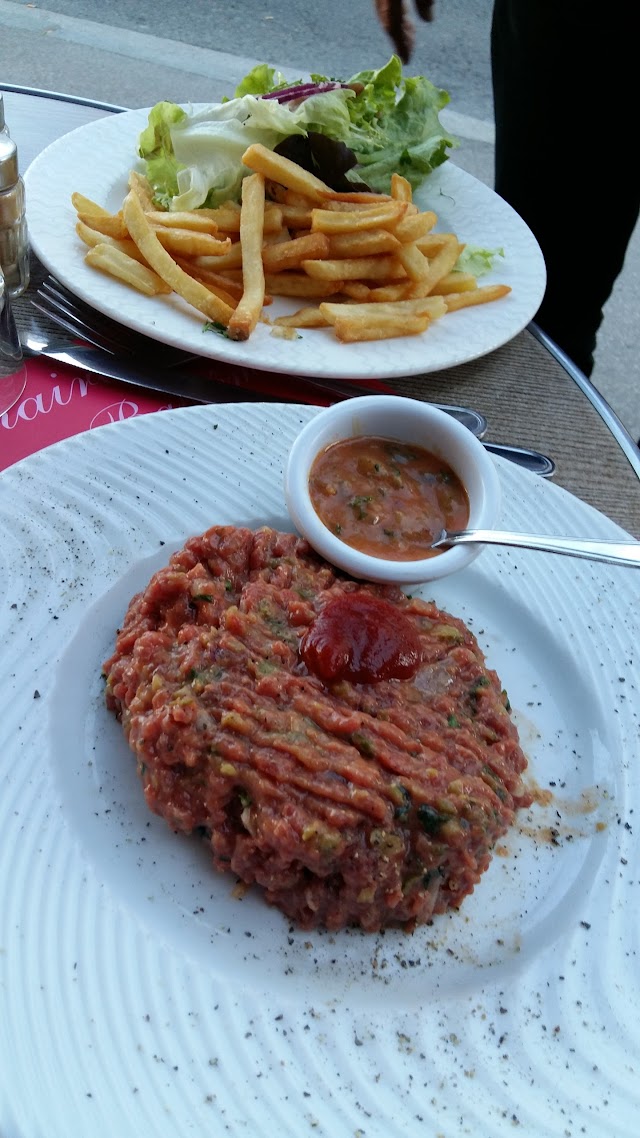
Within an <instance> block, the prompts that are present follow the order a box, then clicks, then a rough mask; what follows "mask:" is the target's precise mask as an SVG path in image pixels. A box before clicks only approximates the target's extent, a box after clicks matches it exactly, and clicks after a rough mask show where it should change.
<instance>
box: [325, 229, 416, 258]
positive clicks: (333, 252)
mask: <svg viewBox="0 0 640 1138" xmlns="http://www.w3.org/2000/svg"><path fill="white" fill-rule="evenodd" d="M328 241H329V252H328V256H329V257H334V258H339V257H347V258H348V257H372V256H375V255H376V254H378V253H397V251H398V249H399V248H400V242H399V241H398V238H397V237H395V236H394V235H393V233H391V232H390V231H389V230H388V229H363V230H362V231H360V230H355V231H353V232H351V233H334V235H333V236H332V237H329V238H328Z"/></svg>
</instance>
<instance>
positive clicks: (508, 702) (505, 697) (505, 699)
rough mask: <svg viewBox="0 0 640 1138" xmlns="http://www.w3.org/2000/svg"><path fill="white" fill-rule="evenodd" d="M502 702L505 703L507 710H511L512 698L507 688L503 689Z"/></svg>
mask: <svg viewBox="0 0 640 1138" xmlns="http://www.w3.org/2000/svg"><path fill="white" fill-rule="evenodd" d="M502 702H503V703H504V707H505V711H511V700H510V699H509V696H508V695H507V692H506V690H505V688H503V689H502Z"/></svg>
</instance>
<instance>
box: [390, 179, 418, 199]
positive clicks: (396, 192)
mask: <svg viewBox="0 0 640 1138" xmlns="http://www.w3.org/2000/svg"><path fill="white" fill-rule="evenodd" d="M391 197H392V198H395V199H396V201H399V202H410V201H413V190H412V189H411V183H410V182H408V181H407V179H406V178H404V177H403V176H402V174H392V175H391Z"/></svg>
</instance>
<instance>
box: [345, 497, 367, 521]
mask: <svg viewBox="0 0 640 1138" xmlns="http://www.w3.org/2000/svg"><path fill="white" fill-rule="evenodd" d="M372 500H373V498H372V495H371V494H356V495H355V497H354V498H351V499H350V500H349V503H348V504H349V505H350V506H351V509H352V510H353V512H354V514H355V515H356V517H357V519H358V521H360V522H361V521H364V519H365V518H366V516H367V505H368V504H369V502H371V501H372Z"/></svg>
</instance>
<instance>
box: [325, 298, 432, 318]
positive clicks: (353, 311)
mask: <svg viewBox="0 0 640 1138" xmlns="http://www.w3.org/2000/svg"><path fill="white" fill-rule="evenodd" d="M320 308H321V309H322V313H323V315H324V316H326V318H327V320H328V321H329V323H331V324H332V323H333V322H334V320H337V319H338V317H342V316H349V317H353V318H354V319H355V318H358V319H362V320H366V319H371V320H377V319H381V320H382V319H387V318H388V319H395V318H396V317H402V316H425V315H426V316H428V317H429V318H430V319H437V317H438V316H441V315H444V314H445V312H446V308H447V305H446V300H445V298H444V297H432V296H427V297H424V298H421V299H419V300H399V301H392V302H390V303H376V302H373V303H369V302H368V301H365V302H364V303H363V304H349V303H338V304H336V303H333V302H332V301H323V302H322V304H321V305H320Z"/></svg>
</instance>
